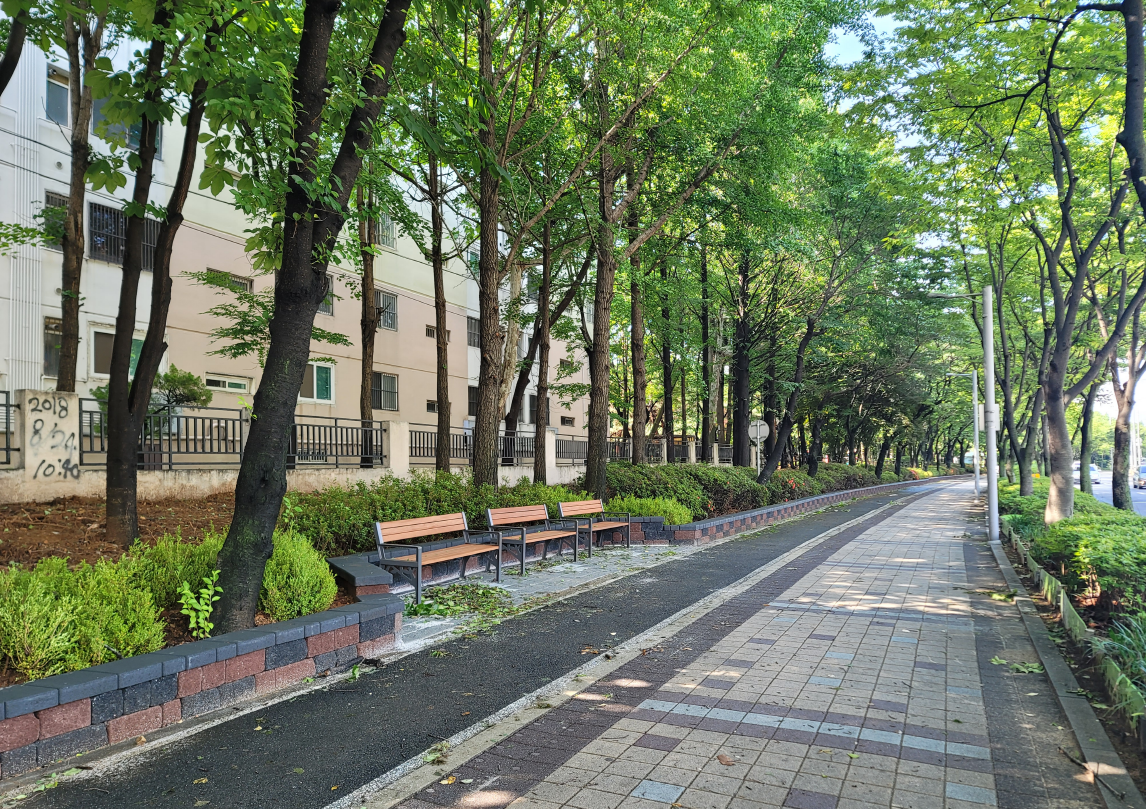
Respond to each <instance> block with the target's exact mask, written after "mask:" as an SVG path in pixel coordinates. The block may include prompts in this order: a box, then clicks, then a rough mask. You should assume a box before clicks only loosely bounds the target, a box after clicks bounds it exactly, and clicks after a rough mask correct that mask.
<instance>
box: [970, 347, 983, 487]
mask: <svg viewBox="0 0 1146 809" xmlns="http://www.w3.org/2000/svg"><path fill="white" fill-rule="evenodd" d="M971 414H972V415H971V419H972V421H973V422H974V425H975V433H974V435H975V499H976V500H980V499H982V497H983V492H982V490H981V489H980V487H979V369H978V368H972V369H971Z"/></svg>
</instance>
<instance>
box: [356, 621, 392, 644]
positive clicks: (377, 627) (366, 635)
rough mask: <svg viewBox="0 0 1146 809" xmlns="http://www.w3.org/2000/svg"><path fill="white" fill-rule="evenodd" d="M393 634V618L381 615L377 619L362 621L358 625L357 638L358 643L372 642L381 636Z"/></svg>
mask: <svg viewBox="0 0 1146 809" xmlns="http://www.w3.org/2000/svg"><path fill="white" fill-rule="evenodd" d="M393 633H394V616H393V615H383V616H381V617H378V618H371V619H370V620H368V621H363V622H362V623H360V624H359V625H358V636H359V638H358V639H359V640H360V641H367V640H374V639H375V638H380V637H382V636H383V635H392V634H393Z"/></svg>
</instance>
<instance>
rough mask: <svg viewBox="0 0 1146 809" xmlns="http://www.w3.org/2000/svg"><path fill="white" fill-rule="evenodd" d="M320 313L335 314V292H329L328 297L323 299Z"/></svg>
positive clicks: (319, 309) (319, 307)
mask: <svg viewBox="0 0 1146 809" xmlns="http://www.w3.org/2000/svg"><path fill="white" fill-rule="evenodd" d="M318 311H319V314H323V315H333V314H334V294H333V293H327V295H326V297H325V298H323V299H322V303H320V304H319V305H318Z"/></svg>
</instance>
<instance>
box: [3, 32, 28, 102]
mask: <svg viewBox="0 0 1146 809" xmlns="http://www.w3.org/2000/svg"><path fill="white" fill-rule="evenodd" d="M27 38H28V25H27V20H25V18H24V15H23V14H17V15H16V17H15V18H14V19H13V20H12V27H11V28H9V29H8V39H7V40H6V41H5V42H4V55H3V56H2V57H0V95H3V94H4V88H5V87H7V86H8V82H10V81H12V75H13V74H14V73H15V72H16V65H18V64H19V63H20V54H21V53H23V51H24V41H25V40H26V39H27Z"/></svg>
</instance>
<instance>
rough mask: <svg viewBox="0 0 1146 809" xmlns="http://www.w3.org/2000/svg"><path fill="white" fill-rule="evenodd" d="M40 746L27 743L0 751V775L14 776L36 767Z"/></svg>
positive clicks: (5, 776)
mask: <svg viewBox="0 0 1146 809" xmlns="http://www.w3.org/2000/svg"><path fill="white" fill-rule="evenodd" d="M39 756H40V746H39V745H38V744H29V745H25V746H24V747H17V748H16V749H15V750H6V751H4V752H3V753H0V775H2V776H3V777H4V778H14V777H16V776H17V775H23V774H24V773H26V772H31V771H32V770H34V769H36V767H37V766H38V764H39Z"/></svg>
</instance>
